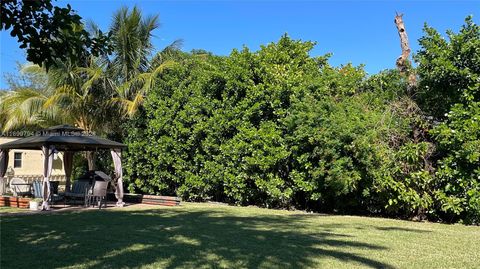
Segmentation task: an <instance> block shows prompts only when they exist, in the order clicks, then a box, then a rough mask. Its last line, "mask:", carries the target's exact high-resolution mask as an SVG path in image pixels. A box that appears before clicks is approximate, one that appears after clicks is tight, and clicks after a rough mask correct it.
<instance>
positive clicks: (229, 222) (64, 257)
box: [0, 203, 480, 268]
mask: <svg viewBox="0 0 480 269" xmlns="http://www.w3.org/2000/svg"><path fill="white" fill-rule="evenodd" d="M0 254H1V264H0V267H1V268H307V267H308V268H478V267H480V227H474V226H462V225H445V224H435V223H415V222H408V221H399V220H391V219H381V218H367V217H354V216H324V215H316V214H305V213H302V212H292V211H283V210H269V209H260V208H255V207H231V206H223V205H212V204H195V203H184V204H183V205H182V206H179V207H160V206H158V207H145V206H131V207H127V208H123V209H113V210H83V211H74V212H64V213H57V214H35V215H9V216H4V217H2V218H1V253H0Z"/></svg>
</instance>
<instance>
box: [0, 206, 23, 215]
mask: <svg viewBox="0 0 480 269" xmlns="http://www.w3.org/2000/svg"><path fill="white" fill-rule="evenodd" d="M17 212H28V209H25V208H18V207H9V206H0V214H3V213H17Z"/></svg>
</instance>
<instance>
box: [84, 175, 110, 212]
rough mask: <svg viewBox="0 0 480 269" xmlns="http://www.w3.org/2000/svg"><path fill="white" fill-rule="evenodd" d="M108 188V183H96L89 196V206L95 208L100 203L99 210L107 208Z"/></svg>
mask: <svg viewBox="0 0 480 269" xmlns="http://www.w3.org/2000/svg"><path fill="white" fill-rule="evenodd" d="M107 187H108V181H101V180H98V181H95V182H94V185H93V188H92V189H91V190H90V191H89V192H88V194H87V204H86V205H87V206H90V205H93V206H95V204H96V203H98V209H100V208H102V204H103V205H104V207H107Z"/></svg>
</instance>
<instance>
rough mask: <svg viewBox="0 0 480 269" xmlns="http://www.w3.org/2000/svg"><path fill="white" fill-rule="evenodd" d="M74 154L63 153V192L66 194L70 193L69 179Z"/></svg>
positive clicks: (70, 152) (69, 152)
mask: <svg viewBox="0 0 480 269" xmlns="http://www.w3.org/2000/svg"><path fill="white" fill-rule="evenodd" d="M74 154H75V152H73V151H64V152H63V168H64V170H65V191H66V192H70V179H71V177H72V168H73V156H74Z"/></svg>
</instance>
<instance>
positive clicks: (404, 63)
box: [394, 13, 417, 88]
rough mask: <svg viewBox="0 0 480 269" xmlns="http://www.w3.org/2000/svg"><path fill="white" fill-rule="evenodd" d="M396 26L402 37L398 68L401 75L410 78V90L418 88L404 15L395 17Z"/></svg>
mask: <svg viewBox="0 0 480 269" xmlns="http://www.w3.org/2000/svg"><path fill="white" fill-rule="evenodd" d="M394 22H395V25H396V26H397V30H398V36H399V37H400V46H401V48H402V54H401V55H400V56H399V57H398V58H397V62H396V64H397V68H398V71H400V73H401V74H405V75H407V76H408V84H409V88H412V87H414V86H416V84H417V77H416V76H415V73H414V72H413V70H411V68H410V65H409V60H408V57H410V52H411V50H410V45H409V44H408V36H407V31H406V30H405V24H404V22H403V14H398V13H397V15H395V20H394Z"/></svg>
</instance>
